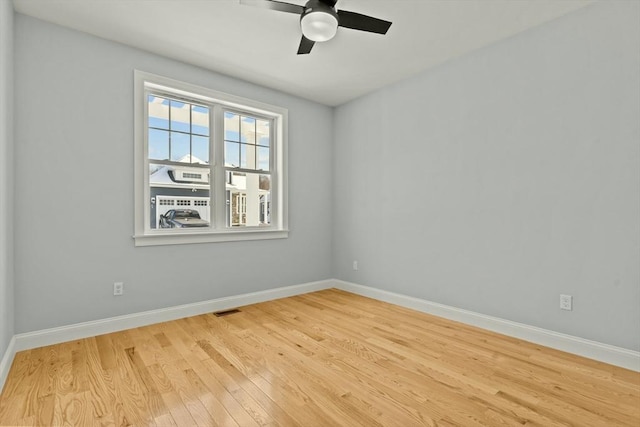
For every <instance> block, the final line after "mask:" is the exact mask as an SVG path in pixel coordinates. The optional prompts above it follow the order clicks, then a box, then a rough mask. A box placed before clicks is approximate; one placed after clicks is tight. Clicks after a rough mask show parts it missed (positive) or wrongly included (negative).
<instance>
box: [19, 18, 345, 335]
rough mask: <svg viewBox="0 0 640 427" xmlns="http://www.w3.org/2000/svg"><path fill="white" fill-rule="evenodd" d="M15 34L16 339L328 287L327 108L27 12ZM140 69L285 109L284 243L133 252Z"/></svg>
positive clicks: (329, 134) (329, 113) (329, 137)
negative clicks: (275, 291)
mask: <svg viewBox="0 0 640 427" xmlns="http://www.w3.org/2000/svg"><path fill="white" fill-rule="evenodd" d="M15 25H16V33H15V37H16V40H15V42H16V43H15V45H16V57H15V66H16V76H15V77H16V78H15V83H16V86H15V94H16V100H17V102H16V109H15V115H16V116H15V129H16V132H15V133H16V135H15V136H16V168H15V179H16V196H15V209H16V212H17V216H16V221H15V225H16V227H15V229H16V235H17V236H18V238H17V239H16V242H15V252H16V253H15V281H16V295H15V301H16V306H17V310H16V333H22V332H27V331H33V330H38V329H43V328H51V327H55V326H59V325H66V324H72V323H76V322H82V321H88V320H92V319H101V318H106V317H111V316H116V315H121V314H127V313H134V312H140V311H144V310H149V309H156V308H161V307H167V306H174V305H178V304H185V303H191V302H196V301H202V300H207V299H211V298H219V297H224V296H229V295H237V294H242V293H246V292H253V291H260V290H265V289H270V288H275V287H280V286H287V285H294V284H301V283H305V282H310V281H316V280H321V279H327V278H330V277H331V254H330V250H331V203H332V194H331V168H330V167H329V166H328V165H329V164H330V162H331V149H332V148H331V143H332V137H333V135H332V131H331V130H332V128H333V117H332V110H331V109H330V108H328V107H325V106H322V105H319V104H316V103H313V102H309V101H305V100H302V99H299V98H295V97H292V96H288V95H284V94H282V93H279V92H276V91H273V90H269V89H266V88H263V87H259V86H255V85H251V84H248V83H245V82H242V81H239V80H235V79H233V78H231V77H226V76H222V75H218V74H215V73H212V72H208V71H205V70H203V69H199V68H196V67H192V66H189V65H185V64H183V63H179V62H176V61H173V60H169V59H166V58H163V57H159V56H156V55H153V54H150V53H146V52H143V51H139V50H136V49H133V48H129V47H126V46H124V45H119V44H116V43H112V42H109V41H106V40H102V39H99V38H96V37H92V36H89V35H86V34H82V33H79V32H75V31H71V30H68V29H64V28H62V27H59V26H56V25H53V24H48V23H45V22H42V21H39V20H36V19H33V18H30V17H26V16H23V15H20V14H18V15H16V21H15ZM133 69H140V70H143V71H147V72H151V73H155V74H160V75H164V76H167V77H171V78H175V79H178V80H182V81H186V82H189V83H193V84H198V85H202V86H206V87H210V88H212V89H215V90H219V91H222V92H227V93H231V94H234V95H238V96H243V97H247V98H251V99H254V100H257V101H261V102H266V103H270V104H274V105H278V106H281V107H284V108H287V109H289V161H290V163H289V202H290V203H289V219H290V221H289V225H290V229H291V233H290V237H289V238H288V239H280V240H269V241H257V242H234V243H218V244H200V245H181V246H164V247H141V248H135V247H134V246H133V240H132V238H131V236H132V234H133V219H134V217H133V215H134V214H133V160H132V156H133V140H132V139H133ZM114 281H124V283H125V293H124V296H122V297H114V296H113V291H112V286H113V282H114Z"/></svg>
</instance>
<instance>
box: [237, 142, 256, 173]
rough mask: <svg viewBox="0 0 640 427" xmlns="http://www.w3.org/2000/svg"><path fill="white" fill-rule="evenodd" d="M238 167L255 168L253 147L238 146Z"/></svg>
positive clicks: (254, 148) (254, 150)
mask: <svg viewBox="0 0 640 427" xmlns="http://www.w3.org/2000/svg"><path fill="white" fill-rule="evenodd" d="M240 167H241V168H244V169H255V168H256V147H255V145H247V144H240Z"/></svg>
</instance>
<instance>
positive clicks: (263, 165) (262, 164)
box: [258, 147, 269, 171]
mask: <svg viewBox="0 0 640 427" xmlns="http://www.w3.org/2000/svg"><path fill="white" fill-rule="evenodd" d="M258 169H261V170H264V171H268V170H269V148H267V147H258Z"/></svg>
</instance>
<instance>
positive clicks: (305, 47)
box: [298, 36, 316, 55]
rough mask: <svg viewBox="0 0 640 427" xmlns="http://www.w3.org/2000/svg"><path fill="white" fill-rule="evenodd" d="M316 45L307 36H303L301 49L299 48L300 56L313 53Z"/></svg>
mask: <svg viewBox="0 0 640 427" xmlns="http://www.w3.org/2000/svg"><path fill="white" fill-rule="evenodd" d="M315 43H316V42H314V41H313V40H309V39H308V38H306V37H305V36H302V39H300V47H298V55H306V54H307V53H309V52H311V49H312V48H313V45H314V44H315Z"/></svg>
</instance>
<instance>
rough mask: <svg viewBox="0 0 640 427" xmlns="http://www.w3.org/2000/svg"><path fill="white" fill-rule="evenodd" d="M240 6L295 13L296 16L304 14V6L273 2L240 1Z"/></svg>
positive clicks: (263, 0) (264, 0)
mask: <svg viewBox="0 0 640 427" xmlns="http://www.w3.org/2000/svg"><path fill="white" fill-rule="evenodd" d="M240 4H244V5H247V6H255V7H261V8H263V9H271V10H277V11H280V12H289V13H297V14H298V15H301V14H302V12H304V6H300V5H297V4H291V3H284V2H281V1H275V0H240Z"/></svg>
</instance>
